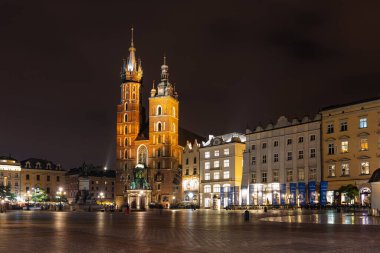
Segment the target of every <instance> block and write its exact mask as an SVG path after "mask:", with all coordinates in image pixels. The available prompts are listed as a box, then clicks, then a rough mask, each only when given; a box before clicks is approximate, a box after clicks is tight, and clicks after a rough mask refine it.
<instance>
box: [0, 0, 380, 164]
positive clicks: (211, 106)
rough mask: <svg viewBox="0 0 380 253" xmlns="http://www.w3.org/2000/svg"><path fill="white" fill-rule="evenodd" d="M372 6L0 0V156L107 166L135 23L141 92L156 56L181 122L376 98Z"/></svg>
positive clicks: (229, 121)
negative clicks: (174, 94)
mask: <svg viewBox="0 0 380 253" xmlns="http://www.w3.org/2000/svg"><path fill="white" fill-rule="evenodd" d="M79 2H80V3H79ZM111 2H112V3H111ZM222 2H225V4H222ZM379 9H380V1H367V2H366V1H354V0H353V1H347V0H344V1H343V0H342V1H305V0H300V1H283V0H278V1H272V0H251V1H199V2H197V1H178V0H177V1H141V0H136V1H126V0H124V1H94V0H92V1H72V2H70V1H29V0H28V1H24V2H22V1H16V0H11V1H4V0H3V1H1V2H0V85H1V98H0V115H1V120H0V155H8V154H11V155H12V156H14V157H15V158H16V159H19V160H22V159H26V158H29V157H38V158H45V159H49V160H52V161H54V162H57V163H61V164H62V165H63V167H65V168H67V169H68V168H72V167H75V166H77V165H80V164H81V163H82V162H83V161H86V162H91V163H95V164H99V165H103V164H106V163H109V164H110V165H112V164H113V163H114V160H115V145H116V144H115V132H116V131H115V127H116V122H115V121H116V105H117V103H118V102H119V100H120V94H119V92H120V79H119V73H120V67H121V64H122V59H123V57H126V56H127V54H128V48H129V45H130V27H131V26H132V25H133V26H134V28H135V46H136V48H137V56H138V57H141V59H142V65H143V69H144V95H145V99H147V98H148V96H149V91H150V89H151V84H152V81H153V80H156V81H158V80H159V78H160V66H161V64H162V61H163V60H162V59H163V55H164V53H165V54H166V55H167V63H168V65H169V72H170V80H171V82H172V83H175V85H176V89H177V91H178V93H179V98H180V126H181V127H183V128H185V129H188V130H191V131H193V132H196V133H198V134H200V135H203V136H205V135H208V134H223V133H228V132H233V131H238V132H244V130H245V128H246V127H247V125H248V126H250V127H251V128H254V127H255V126H256V125H257V124H259V123H261V124H264V125H265V124H267V123H269V122H271V121H273V122H275V121H276V120H277V118H278V117H279V116H281V115H286V116H287V117H289V118H293V117H302V116H304V115H305V114H309V115H313V114H315V113H316V112H318V110H319V109H320V108H321V107H324V106H328V105H332V104H337V103H345V102H350V101H353V100H360V99H364V98H370V97H374V96H378V95H380V88H379V83H380V32H379V26H380V15H379ZM145 102H146V101H145Z"/></svg>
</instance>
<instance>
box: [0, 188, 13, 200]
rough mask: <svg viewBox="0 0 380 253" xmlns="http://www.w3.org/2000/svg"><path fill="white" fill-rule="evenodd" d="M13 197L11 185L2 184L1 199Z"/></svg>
mask: <svg viewBox="0 0 380 253" xmlns="http://www.w3.org/2000/svg"><path fill="white" fill-rule="evenodd" d="M10 197H12V193H11V186H10V185H7V186H4V185H0V199H5V198H10Z"/></svg>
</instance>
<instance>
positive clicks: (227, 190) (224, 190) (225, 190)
mask: <svg viewBox="0 0 380 253" xmlns="http://www.w3.org/2000/svg"><path fill="white" fill-rule="evenodd" d="M229 191H230V184H224V185H223V192H229Z"/></svg>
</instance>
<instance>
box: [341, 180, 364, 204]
mask: <svg viewBox="0 0 380 253" xmlns="http://www.w3.org/2000/svg"><path fill="white" fill-rule="evenodd" d="M339 191H340V193H341V194H344V195H345V196H346V198H347V199H348V200H347V201H346V203H351V200H355V197H357V196H359V189H358V187H356V186H355V185H352V184H349V185H344V186H342V187H340V189H339Z"/></svg>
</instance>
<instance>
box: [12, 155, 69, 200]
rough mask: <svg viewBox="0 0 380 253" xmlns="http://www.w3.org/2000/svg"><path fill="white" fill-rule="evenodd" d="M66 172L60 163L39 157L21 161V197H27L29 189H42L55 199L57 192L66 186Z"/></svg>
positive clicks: (31, 190) (51, 198)
mask: <svg viewBox="0 0 380 253" xmlns="http://www.w3.org/2000/svg"><path fill="white" fill-rule="evenodd" d="M65 173H66V171H65V170H63V169H62V168H61V166H60V165H59V164H55V163H53V162H51V161H47V160H44V159H37V158H29V159H26V160H23V161H21V189H20V191H21V197H22V198H24V199H25V196H26V195H27V193H28V191H29V193H30V194H32V193H33V191H34V190H37V189H42V190H44V191H45V192H46V194H47V195H48V196H49V198H50V200H55V197H56V192H57V191H58V189H59V188H60V187H63V188H64V187H65Z"/></svg>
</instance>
